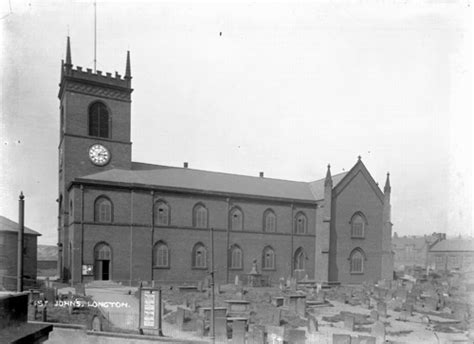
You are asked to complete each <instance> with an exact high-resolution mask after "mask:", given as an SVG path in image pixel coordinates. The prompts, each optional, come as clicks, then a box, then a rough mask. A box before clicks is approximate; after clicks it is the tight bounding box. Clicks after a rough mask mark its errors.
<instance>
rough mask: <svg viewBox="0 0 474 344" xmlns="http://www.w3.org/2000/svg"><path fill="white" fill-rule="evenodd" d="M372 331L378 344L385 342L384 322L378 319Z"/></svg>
mask: <svg viewBox="0 0 474 344" xmlns="http://www.w3.org/2000/svg"><path fill="white" fill-rule="evenodd" d="M371 333H372V335H373V336H374V337H375V340H376V343H377V344H381V343H385V325H384V323H383V322H381V321H376V322H375V324H374V326H373V327H372V331H371Z"/></svg>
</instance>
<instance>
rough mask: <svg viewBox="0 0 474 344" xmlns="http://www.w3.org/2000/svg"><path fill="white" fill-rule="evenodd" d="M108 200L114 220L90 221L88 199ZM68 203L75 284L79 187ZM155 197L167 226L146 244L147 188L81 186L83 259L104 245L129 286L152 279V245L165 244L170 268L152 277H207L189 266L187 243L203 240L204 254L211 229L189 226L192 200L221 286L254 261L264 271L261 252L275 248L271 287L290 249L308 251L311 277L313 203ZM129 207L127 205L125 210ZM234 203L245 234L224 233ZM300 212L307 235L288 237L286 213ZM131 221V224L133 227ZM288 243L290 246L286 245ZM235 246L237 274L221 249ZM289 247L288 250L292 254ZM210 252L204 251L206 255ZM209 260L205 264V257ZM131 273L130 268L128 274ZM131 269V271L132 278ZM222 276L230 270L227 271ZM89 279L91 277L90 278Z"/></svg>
mask: <svg viewBox="0 0 474 344" xmlns="http://www.w3.org/2000/svg"><path fill="white" fill-rule="evenodd" d="M101 195H104V196H107V197H108V198H109V199H110V200H111V201H112V203H113V209H114V210H113V214H114V216H113V223H112V224H98V223H95V222H94V201H95V200H96V199H97V197H99V196H101ZM71 197H72V198H73V199H74V207H73V208H74V211H73V213H74V214H73V215H72V216H71V217H70V220H71V221H73V224H72V225H71V228H73V230H72V231H73V232H74V242H75V245H76V250H74V252H75V258H74V260H75V263H74V265H75V266H76V273H75V274H74V280H75V281H79V280H80V278H81V275H80V271H79V268H78V267H79V266H80V265H81V264H82V262H80V260H81V257H80V251H81V247H80V245H81V244H80V242H81V239H82V227H81V219H82V215H81V210H82V207H81V199H82V198H81V197H82V196H81V190H80V189H79V187H77V186H76V187H74V188H73V190H72V191H71ZM154 199H155V200H164V201H166V202H167V204H168V205H169V207H170V225H169V226H158V225H155V230H154V234H153V237H154V238H153V241H152V232H151V224H152V204H153V203H152V202H153V196H152V194H151V191H150V190H134V191H133V192H131V191H130V190H128V189H107V188H99V187H93V188H92V187H90V186H86V187H85V188H84V245H83V249H84V262H83V264H93V263H94V247H95V246H96V245H97V244H98V243H100V242H106V243H107V244H109V245H110V247H111V249H112V256H113V258H112V279H114V280H117V281H118V280H120V281H124V282H126V283H127V282H128V281H129V280H130V279H132V280H133V281H137V280H150V279H151V274H152V269H151V265H152V263H151V260H152V243H156V242H158V241H163V242H165V243H166V244H167V246H168V249H169V260H170V267H169V268H154V269H153V278H154V279H155V280H166V281H169V282H172V281H186V280H187V281H193V280H196V279H202V278H204V277H205V276H206V275H207V271H208V270H207V269H196V268H193V267H192V249H193V246H194V245H195V244H196V243H198V242H201V243H202V244H204V245H205V246H206V248H207V249H208V250H210V240H209V230H208V229H199V228H193V225H192V210H193V207H194V205H195V204H196V203H198V202H200V203H203V204H204V205H205V206H206V207H207V209H208V212H209V220H208V225H209V227H213V228H215V240H214V247H215V267H216V271H217V274H216V277H217V279H218V280H219V281H221V282H225V281H226V280H227V279H228V280H229V281H232V280H233V279H234V277H235V274H242V273H248V272H249V271H250V270H251V268H252V261H253V260H254V259H257V266H258V269H259V270H260V271H261V267H262V261H261V259H262V258H261V257H262V251H263V248H264V247H265V246H268V245H269V246H271V247H272V248H273V249H274V251H275V256H276V259H275V269H274V270H270V271H264V272H263V274H264V275H268V276H269V278H271V280H273V281H274V282H277V281H278V279H279V278H280V277H285V278H286V277H288V276H289V274H290V273H291V261H292V256H293V254H294V252H295V251H296V250H297V249H298V248H299V247H302V248H303V249H304V251H305V253H306V259H305V268H306V273H307V274H308V277H309V278H313V276H314V261H315V249H314V246H315V237H314V233H315V228H314V227H315V221H316V214H315V209H314V206H312V205H304V204H300V205H295V209H294V211H292V208H291V204H289V203H287V204H285V203H282V202H256V201H249V200H242V199H230V200H229V201H228V200H227V199H226V198H224V197H217V196H203V195H191V194H176V193H170V192H155V195H154ZM131 204H133V206H130V205H131ZM233 206H238V207H239V208H240V209H241V210H242V212H243V214H244V229H243V231H229V232H228V231H227V228H228V209H229V207H233ZM268 208H271V209H272V210H273V211H274V212H275V214H276V216H277V225H276V226H277V228H276V233H264V232H263V228H262V227H263V214H264V211H265V210H266V209H268ZM298 211H304V212H305V214H306V216H307V219H308V226H307V228H308V233H307V234H305V235H299V234H298V235H296V234H294V235H292V233H291V232H292V228H293V221H292V216H293V215H292V214H293V213H295V214H296V213H297V212H298ZM131 224H132V226H131ZM292 238H293V245H292V244H291V243H292ZM233 244H237V245H239V246H240V248H241V249H242V253H243V267H242V269H240V270H229V271H228V269H227V264H228V262H227V250H226V248H227V245H229V246H231V245H233ZM292 247H293V251H292ZM208 254H210V251H208ZM208 262H209V259H208ZM130 268H131V270H130ZM130 271H132V274H130ZM227 271H228V272H227ZM89 279H92V277H89Z"/></svg>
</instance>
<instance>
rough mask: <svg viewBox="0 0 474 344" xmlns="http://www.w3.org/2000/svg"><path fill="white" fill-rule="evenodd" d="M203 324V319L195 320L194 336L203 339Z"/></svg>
mask: <svg viewBox="0 0 474 344" xmlns="http://www.w3.org/2000/svg"><path fill="white" fill-rule="evenodd" d="M205 326H206V325H205V323H204V320H203V319H197V320H196V335H197V336H198V337H204V332H205V329H206V327H205Z"/></svg>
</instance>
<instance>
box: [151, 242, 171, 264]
mask: <svg viewBox="0 0 474 344" xmlns="http://www.w3.org/2000/svg"><path fill="white" fill-rule="evenodd" d="M153 266H154V267H155V268H168V267H169V266H170V265H169V251H168V246H167V245H166V244H165V243H164V242H163V241H158V242H157V243H156V244H155V246H154V247H153Z"/></svg>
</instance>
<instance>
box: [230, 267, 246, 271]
mask: <svg viewBox="0 0 474 344" xmlns="http://www.w3.org/2000/svg"><path fill="white" fill-rule="evenodd" d="M243 269H244V268H231V267H229V270H231V271H242V270H243Z"/></svg>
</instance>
